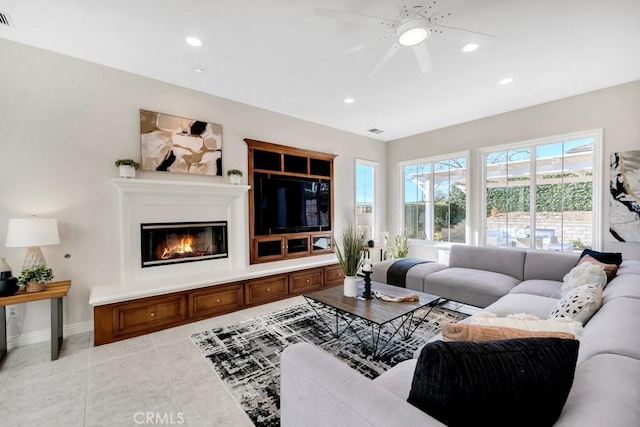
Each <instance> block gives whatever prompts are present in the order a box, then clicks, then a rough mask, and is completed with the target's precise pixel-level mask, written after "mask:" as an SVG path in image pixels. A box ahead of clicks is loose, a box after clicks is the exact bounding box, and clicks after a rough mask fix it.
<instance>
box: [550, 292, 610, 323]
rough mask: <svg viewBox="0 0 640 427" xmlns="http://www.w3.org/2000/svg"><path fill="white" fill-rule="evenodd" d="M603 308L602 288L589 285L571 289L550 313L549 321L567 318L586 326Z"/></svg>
mask: <svg viewBox="0 0 640 427" xmlns="http://www.w3.org/2000/svg"><path fill="white" fill-rule="evenodd" d="M600 307H602V286H601V285H600V284H589V285H583V286H578V287H577V288H574V289H571V290H570V291H569V292H568V293H567V294H566V295H565V296H563V297H562V298H561V299H560V301H558V303H557V304H556V306H555V307H554V308H553V310H551V313H549V319H553V318H558V317H565V318H569V319H574V320H577V321H578V322H581V323H582V324H585V323H587V322H588V321H589V319H591V316H593V315H594V314H595V313H596V311H598V310H599V309H600Z"/></svg>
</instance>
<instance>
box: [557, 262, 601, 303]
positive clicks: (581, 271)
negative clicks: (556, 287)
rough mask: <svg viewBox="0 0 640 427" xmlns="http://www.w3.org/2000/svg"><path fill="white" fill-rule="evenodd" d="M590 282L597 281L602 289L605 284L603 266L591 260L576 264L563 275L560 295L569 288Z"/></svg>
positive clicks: (565, 292)
mask: <svg viewBox="0 0 640 427" xmlns="http://www.w3.org/2000/svg"><path fill="white" fill-rule="evenodd" d="M590 283H599V284H600V285H601V286H602V287H603V289H604V286H605V285H606V284H607V275H606V273H605V272H604V268H603V267H602V266H601V265H596V264H594V263H591V262H585V263H582V264H578V265H576V266H575V267H573V268H572V269H571V271H570V272H568V273H567V274H566V275H565V276H564V279H563V281H562V286H561V287H560V295H563V296H564V295H566V294H567V292H569V291H570V290H571V289H573V288H577V287H578V286H582V285H586V284H590Z"/></svg>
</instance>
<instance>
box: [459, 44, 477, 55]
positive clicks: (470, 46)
mask: <svg viewBox="0 0 640 427" xmlns="http://www.w3.org/2000/svg"><path fill="white" fill-rule="evenodd" d="M479 47H480V45H478V44H475V43H467V44H465V45H464V46H463V47H462V51H463V52H465V53H467V52H473V51H474V50H476V49H477V48H479Z"/></svg>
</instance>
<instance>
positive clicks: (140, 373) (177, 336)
mask: <svg viewBox="0 0 640 427" xmlns="http://www.w3.org/2000/svg"><path fill="white" fill-rule="evenodd" d="M303 302H304V299H303V298H302V297H295V298H289V299H286V300H282V301H278V302H274V303H271V304H265V305H261V306H258V307H253V308H249V309H245V310H242V311H238V312H235V313H230V314H226V315H223V316H218V317H214V318H211V319H206V320H203V321H200V322H195V323H190V324H188V325H183V326H179V327H176V328H171V329H167V330H164V331H160V332H155V333H152V334H149V335H144V336H141V337H137V338H131V339H128V340H124V341H120V342H117V343H113V344H106V345H102V346H98V347H94V346H93V335H92V334H91V333H83V334H77V335H71V336H68V337H65V339H64V342H63V344H62V349H61V351H60V357H59V358H58V360H56V361H51V360H50V357H51V354H50V343H49V342H48V341H47V342H43V343H38V344H32V345H28V346H24V347H18V348H15V349H12V350H9V353H8V354H7V357H6V358H5V360H4V361H3V363H2V364H0V426H29V427H31V426H57V427H67V426H110V427H112V426H140V425H171V426H176V425H182V426H190V427H194V426H195V427H199V426H220V427H223V426H229V427H231V426H233V427H236V426H239V427H243V426H252V423H251V421H250V420H249V418H248V417H247V416H246V414H245V413H244V411H243V410H242V409H241V408H240V406H238V404H237V403H236V402H235V400H233V398H232V397H231V395H230V394H229V392H228V391H227V389H226V388H225V386H224V385H223V383H222V381H221V380H220V378H219V377H218V376H217V374H216V373H215V371H214V370H213V368H212V367H211V365H210V364H209V362H208V361H207V360H205V358H204V357H203V356H202V354H201V353H200V351H199V350H198V348H197V347H196V346H195V345H194V344H193V342H192V341H191V338H190V337H191V334H193V333H196V332H202V331H205V330H207V329H211V328H214V327H217V326H222V325H229V324H233V323H237V322H241V321H243V320H248V319H251V318H253V317H255V316H259V315H261V314H264V313H269V312H271V311H275V310H280V309H283V308H287V307H290V306H293V305H296V304H301V303H303ZM147 417H149V418H148V419H147Z"/></svg>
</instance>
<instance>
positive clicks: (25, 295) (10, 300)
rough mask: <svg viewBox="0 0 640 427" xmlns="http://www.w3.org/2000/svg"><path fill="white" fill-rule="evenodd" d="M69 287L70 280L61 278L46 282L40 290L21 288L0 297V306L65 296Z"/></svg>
mask: <svg viewBox="0 0 640 427" xmlns="http://www.w3.org/2000/svg"><path fill="white" fill-rule="evenodd" d="M70 287H71V280H63V281H60V282H50V283H47V284H46V285H45V287H44V290H43V291H40V292H25V290H24V288H22V289H20V290H19V291H18V292H16V293H15V294H13V295H11V296H8V297H0V307H2V306H5V305H10V304H20V303H23V302H31V301H39V300H43V299H52V298H60V297H66V296H67V293H68V292H69V288H70Z"/></svg>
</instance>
